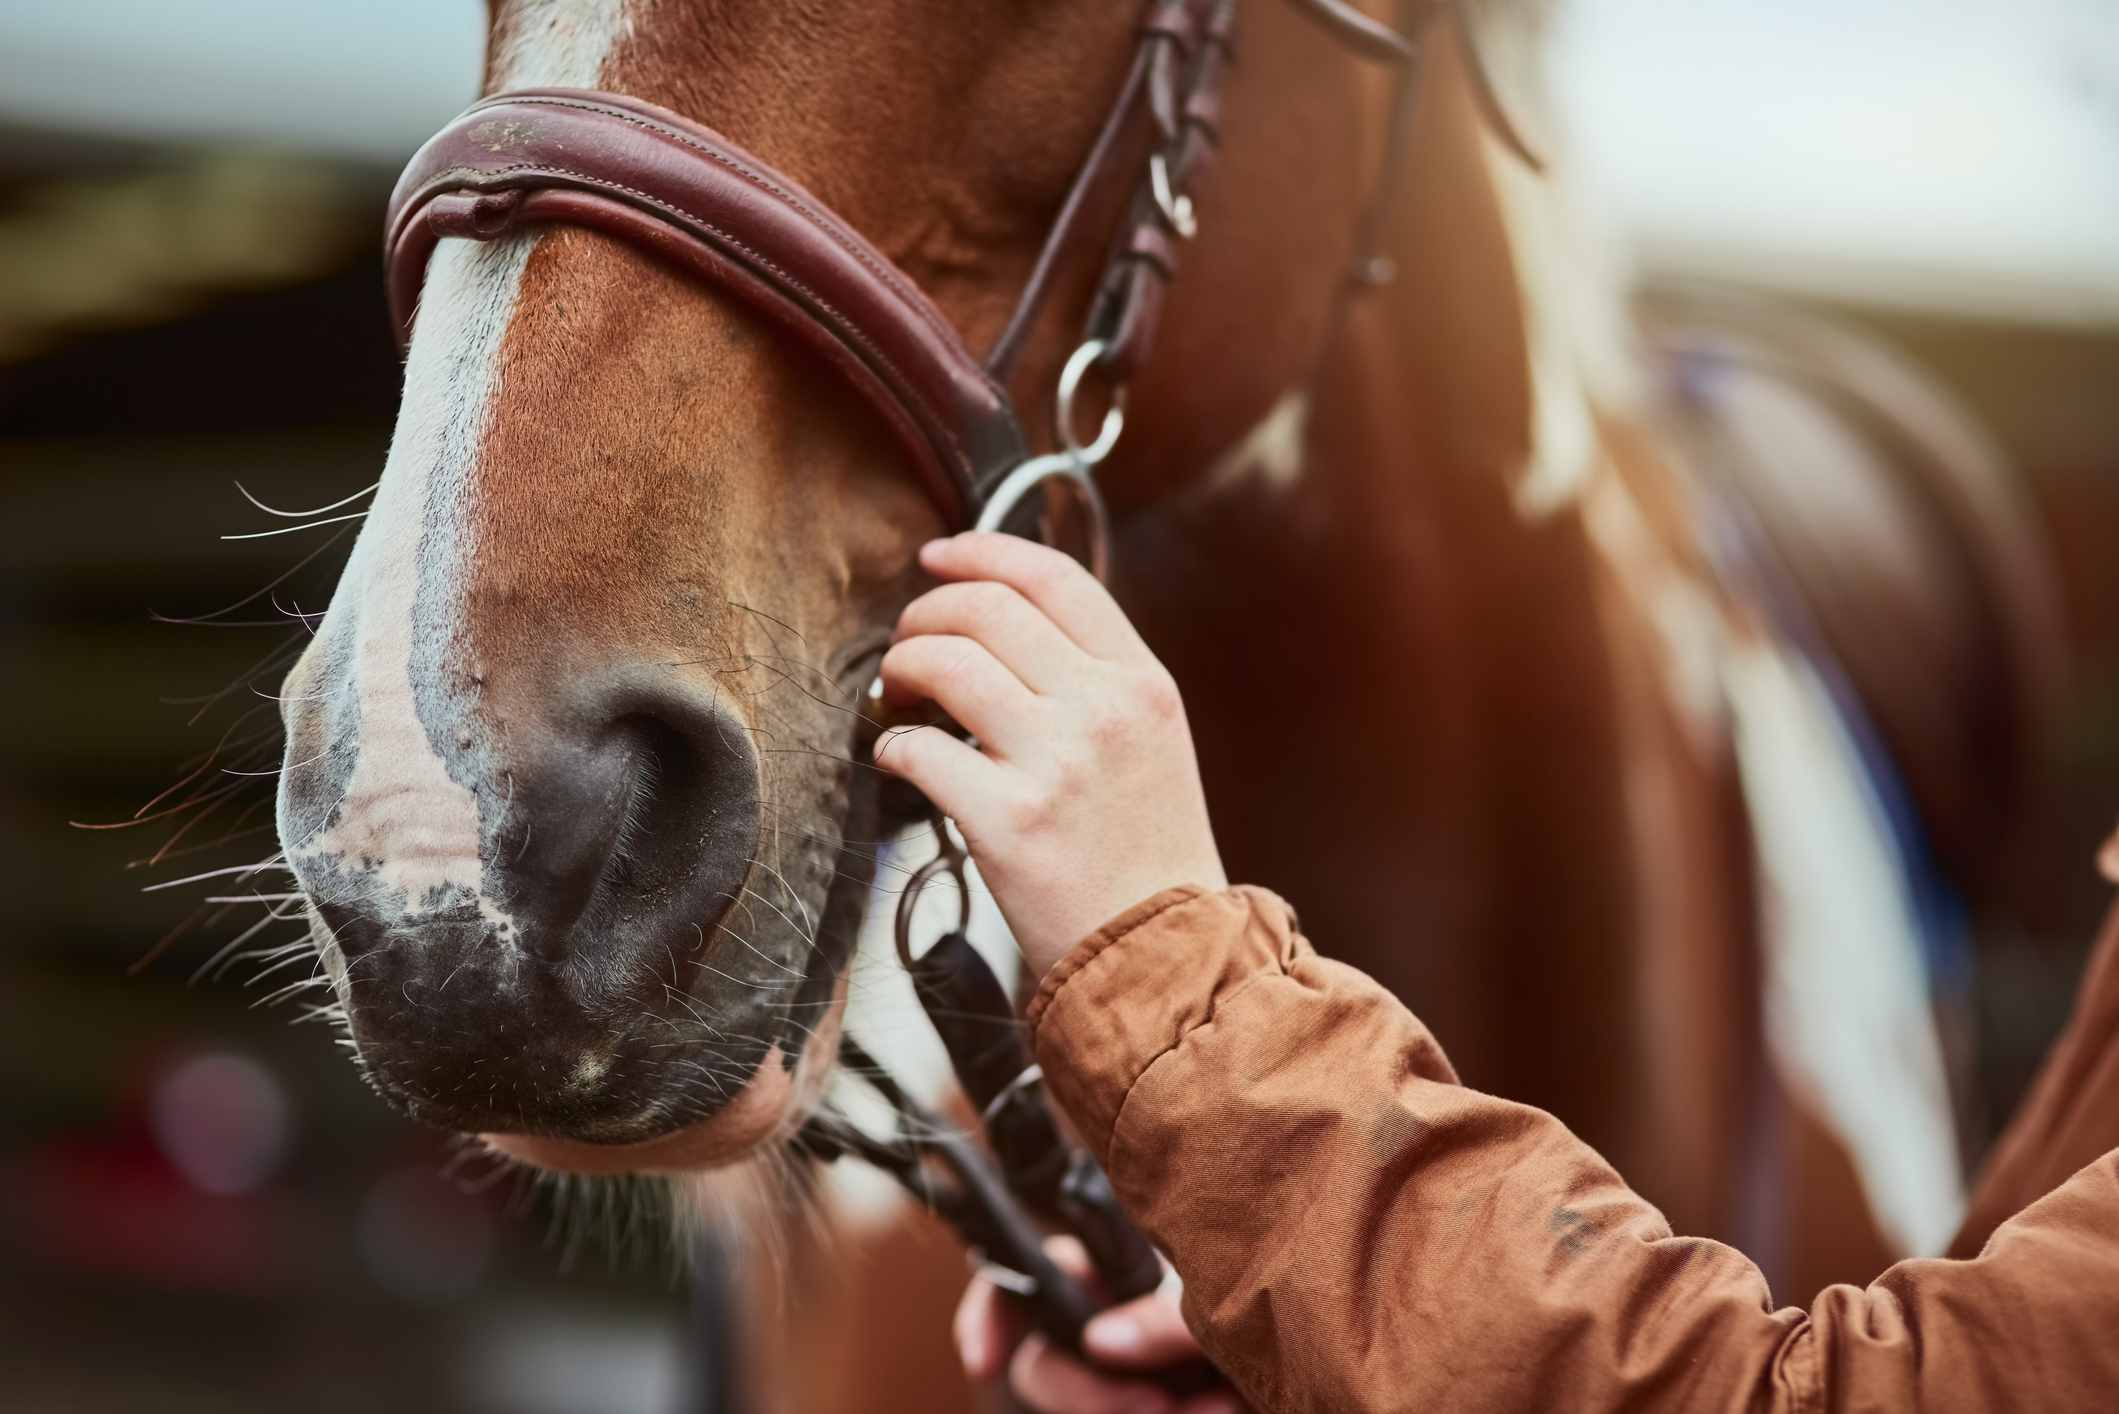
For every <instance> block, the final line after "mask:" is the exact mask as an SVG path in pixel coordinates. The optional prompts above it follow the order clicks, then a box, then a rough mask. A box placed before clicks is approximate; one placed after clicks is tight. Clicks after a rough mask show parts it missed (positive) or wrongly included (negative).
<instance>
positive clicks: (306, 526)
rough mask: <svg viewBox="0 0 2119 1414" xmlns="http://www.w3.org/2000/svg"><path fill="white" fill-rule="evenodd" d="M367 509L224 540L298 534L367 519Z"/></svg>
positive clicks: (280, 526) (243, 532) (240, 534)
mask: <svg viewBox="0 0 2119 1414" xmlns="http://www.w3.org/2000/svg"><path fill="white" fill-rule="evenodd" d="M367 518H368V513H367V512H366V511H351V512H349V513H347V514H346V515H342V516H326V517H325V518H324V519H322V520H312V521H305V522H304V523H302V524H301V525H277V526H274V527H273V528H272V529H270V530H245V531H241V532H239V533H236V534H231V535H223V536H222V537H221V538H222V539H223V540H269V539H271V538H272V537H273V536H275V535H296V534H299V533H300V532H302V531H304V530H321V529H323V528H324V527H325V526H327V525H339V524H341V523H343V522H345V521H349V520H366V519H367Z"/></svg>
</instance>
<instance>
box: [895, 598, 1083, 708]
mask: <svg viewBox="0 0 2119 1414" xmlns="http://www.w3.org/2000/svg"><path fill="white" fill-rule="evenodd" d="M923 633H934V634H960V635H962V636H963V637H965V638H970V639H976V640H977V641H978V642H980V643H982V644H984V645H985V646H986V650H987V651H988V652H990V653H992V654H993V656H994V657H996V658H998V659H999V660H1000V661H1001V665H1002V666H1003V667H1005V668H1007V669H1008V671H1009V672H1011V673H1014V674H1015V675H1016V676H1017V677H1018V678H1020V679H1022V681H1023V683H1024V684H1025V685H1026V686H1028V687H1029V688H1030V690H1031V691H1032V692H1049V691H1051V690H1052V689H1053V688H1054V687H1056V686H1058V685H1059V684H1060V683H1062V682H1064V681H1066V680H1067V679H1068V678H1069V677H1071V676H1073V675H1074V674H1076V673H1078V672H1079V670H1080V669H1081V668H1082V667H1084V666H1086V664H1087V655H1085V654H1084V653H1083V652H1082V649H1081V647H1080V645H1078V644H1076V643H1075V641H1074V640H1073V639H1071V638H1069V637H1067V635H1066V634H1064V633H1062V632H1060V628H1059V625H1058V624H1055V623H1054V622H1052V620H1051V619H1050V618H1048V617H1046V615H1045V614H1044V613H1043V611H1041V610H1040V609H1039V608H1038V607H1037V606H1036V605H1035V604H1032V603H1031V602H1030V601H1029V600H1028V599H1025V598H1024V597H1023V595H1022V592H1021V591H1020V590H1017V589H1015V588H1013V587H1012V586H1010V585H1006V584H1002V583H999V582H998V581H996V580H990V579H976V580H962V581H958V582H957V583H954V584H945V585H943V586H942V587H941V588H939V589H930V590H928V591H927V592H926V593H925V594H922V595H921V596H920V597H919V598H917V599H915V600H913V601H912V603H910V604H908V605H906V607H905V612H904V613H902V614H900V615H899V616H898V629H897V633H896V635H895V636H896V637H897V638H899V639H901V640H902V639H907V638H912V637H914V636H916V635H919V634H923Z"/></svg>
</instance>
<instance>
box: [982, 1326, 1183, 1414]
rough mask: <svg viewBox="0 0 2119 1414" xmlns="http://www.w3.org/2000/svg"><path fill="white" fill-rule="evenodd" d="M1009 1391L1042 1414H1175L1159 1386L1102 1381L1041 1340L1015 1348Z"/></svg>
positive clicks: (1102, 1377)
mask: <svg viewBox="0 0 2119 1414" xmlns="http://www.w3.org/2000/svg"><path fill="white" fill-rule="evenodd" d="M1008 1387H1009V1388H1010V1389H1012V1390H1014V1391H1015V1394H1016V1397H1017V1398H1018V1399H1020V1400H1022V1401H1023V1402H1024V1403H1025V1404H1027V1405H1029V1406H1030V1407H1031V1408H1032V1409H1035V1410H1037V1411H1038V1414H1173V1406H1172V1401H1171V1399H1170V1396H1168V1395H1167V1394H1164V1393H1163V1392H1162V1391H1161V1390H1159V1389H1157V1388H1156V1387H1155V1386H1153V1385H1150V1384H1143V1383H1141V1382H1140V1381H1137V1380H1123V1379H1111V1378H1109V1377H1108V1376H1105V1375H1099V1374H1097V1373H1096V1372H1095V1371H1093V1370H1091V1369H1090V1368H1089V1367H1088V1366H1086V1365H1084V1364H1082V1363H1081V1361H1079V1360H1076V1359H1075V1358H1074V1357H1073V1356H1071V1355H1068V1354H1066V1353H1064V1352H1063V1351H1061V1350H1059V1349H1058V1348H1056V1347H1055V1346H1054V1345H1053V1344H1052V1342H1050V1341H1048V1340H1046V1339H1045V1338H1044V1337H1043V1336H1041V1335H1033V1336H1030V1337H1029V1338H1027V1339H1026V1340H1024V1341H1023V1343H1022V1344H1021V1345H1018V1346H1017V1347H1016V1348H1015V1358H1014V1359H1013V1360H1011V1361H1009V1362H1008Z"/></svg>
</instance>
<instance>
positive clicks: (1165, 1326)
mask: <svg viewBox="0 0 2119 1414" xmlns="http://www.w3.org/2000/svg"><path fill="white" fill-rule="evenodd" d="M1082 1348H1083V1349H1085V1350H1086V1351H1088V1352H1089V1355H1090V1358H1092V1359H1094V1360H1097V1361H1099V1362H1101V1363H1103V1364H1107V1365H1116V1366H1119V1367H1120V1368H1123V1369H1132V1370H1139V1369H1157V1368H1160V1367H1162V1366H1164V1365H1175V1364H1177V1363H1178V1362H1179V1361H1182V1360H1189V1359H1191V1358H1192V1357H1193V1356H1196V1355H1198V1354H1199V1342H1198V1341H1197V1340H1194V1339H1193V1338H1192V1332H1191V1331H1190V1330H1189V1329H1188V1328H1187V1327H1186V1326H1185V1318H1184V1315H1183V1313H1181V1312H1180V1311H1179V1310H1178V1307H1177V1303H1176V1302H1175V1301H1173V1300H1171V1299H1170V1298H1169V1297H1168V1296H1166V1295H1164V1294H1163V1293H1162V1292H1160V1291H1151V1292H1149V1293H1148V1294H1147V1295H1146V1296H1142V1297H1138V1298H1136V1299H1134V1300H1132V1301H1128V1302H1127V1303H1126V1304H1125V1305H1123V1306H1114V1307H1112V1308H1111V1309H1110V1310H1109V1311H1106V1312H1104V1313H1103V1314H1102V1315H1100V1316H1098V1317H1097V1318H1096V1319H1095V1320H1093V1321H1091V1322H1089V1324H1088V1326H1087V1327H1086V1328H1085V1329H1084V1330H1083V1332H1082Z"/></svg>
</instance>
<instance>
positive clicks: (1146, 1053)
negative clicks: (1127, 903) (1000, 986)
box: [1027, 884, 1309, 1162]
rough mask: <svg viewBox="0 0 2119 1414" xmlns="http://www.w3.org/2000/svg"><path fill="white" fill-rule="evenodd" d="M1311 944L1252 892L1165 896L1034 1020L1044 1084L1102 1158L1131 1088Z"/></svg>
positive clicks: (1127, 924) (1107, 937)
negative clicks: (1225, 1005) (1218, 1012)
mask: <svg viewBox="0 0 2119 1414" xmlns="http://www.w3.org/2000/svg"><path fill="white" fill-rule="evenodd" d="M1308 951H1309V946H1308V944H1307V943H1304V942H1303V941H1302V939H1301V938H1300V936H1299V935H1298V934H1297V932H1296V924H1295V915H1294V911H1293V910H1292V909H1290V908H1289V907H1288V906H1287V904H1285V903H1283V902H1282V901H1281V900H1280V899H1279V897H1277V896H1276V895H1274V894H1272V893H1270V892H1268V891H1267V890H1265V889H1260V888H1254V887H1251V886H1248V885H1245V886H1241V887H1238V888H1233V889H1226V890H1222V891H1219V892H1209V891H1207V890H1205V889H1202V888H1199V887H1198V886H1197V885H1189V884H1188V885H1185V886H1184V887H1181V888H1175V889H1165V890H1163V892H1161V893H1159V894H1156V895H1155V896H1154V897H1152V898H1149V899H1146V900H1144V901H1143V902H1141V903H1138V904H1135V905H1134V906H1133V907H1131V908H1129V909H1127V910H1126V911H1125V912H1124V913H1121V914H1119V915H1118V917H1116V918H1114V919H1112V920H1111V921H1110V922H1109V923H1106V924H1105V925H1104V926H1103V927H1102V928H1099V929H1098V930H1097V931H1096V932H1095V933H1093V934H1091V935H1090V936H1089V937H1088V938H1086V939H1084V940H1083V941H1082V942H1081V943H1079V944H1077V945H1076V946H1075V948H1074V950H1073V951H1072V952H1070V953H1068V954H1067V955H1066V956H1065V957H1063V958H1061V959H1060V960H1059V962H1058V963H1057V964H1055V965H1054V966H1053V968H1052V970H1051V971H1050V972H1048V973H1046V974H1045V980H1044V981H1043V983H1042V984H1040V985H1039V987H1038V990H1037V995H1036V996H1035V997H1034V998H1032V1000H1031V1003H1030V1008H1029V1011H1028V1013H1027V1020H1028V1023H1029V1026H1030V1040H1031V1047H1032V1049H1033V1051H1034V1052H1035V1053H1036V1055H1037V1059H1038V1063H1039V1065H1040V1066H1042V1067H1043V1069H1044V1073H1045V1084H1046V1087H1047V1089H1048V1090H1049V1091H1050V1092H1051V1094H1052V1097H1053V1099H1055V1100H1056V1101H1058V1102H1059V1105H1060V1108H1061V1109H1063V1110H1065V1111H1066V1113H1067V1117H1068V1118H1069V1119H1071V1120H1073V1121H1074V1124H1075V1127H1076V1129H1077V1130H1078V1131H1079V1132H1080V1134H1081V1137H1082V1139H1083V1141H1084V1142H1086V1143H1087V1144H1088V1145H1089V1146H1090V1148H1091V1149H1092V1150H1093V1151H1094V1153H1095V1154H1096V1157H1097V1159H1098V1160H1099V1161H1104V1162H1108V1160H1109V1157H1110V1147H1111V1130H1112V1127H1113V1126H1114V1125H1115V1124H1116V1123H1117V1122H1118V1114H1119V1111H1120V1110H1121V1109H1122V1108H1124V1106H1125V1101H1126V1096H1127V1094H1128V1093H1129V1092H1130V1091H1131V1090H1132V1088H1133V1083H1134V1081H1136V1080H1137V1079H1139V1077H1140V1075H1141V1073H1142V1072H1143V1071H1145V1070H1146V1069H1147V1068H1148V1067H1149V1065H1151V1064H1152V1063H1153V1062H1154V1061H1155V1059H1156V1058H1157V1057H1158V1056H1161V1055H1163V1054H1164V1053H1165V1052H1168V1051H1170V1050H1171V1049H1173V1048H1174V1047H1176V1046H1177V1044H1178V1043H1179V1042H1181V1041H1182V1040H1184V1038H1185V1036H1186V1035H1187V1034H1188V1033H1190V1032H1191V1031H1192V1029H1193V1028H1194V1027H1197V1026H1200V1025H1202V1024H1204V1023H1206V1022H1208V1021H1210V1020H1212V1019H1213V1016H1214V1011H1215V1008H1216V1007H1217V1006H1218V1005H1219V1004H1220V1003H1221V1001H1222V1000H1223V999H1224V998H1226V997H1228V996H1229V995H1230V994H1231V993H1233V992H1234V991H1236V989H1238V988H1239V987H1241V986H1243V985H1244V984H1245V983H1247V982H1250V981H1251V980H1253V979H1254V978H1256V977H1259V976H1261V975H1266V974H1282V973H1285V972H1286V971H1287V970H1288V967H1289V965H1290V964H1291V963H1292V962H1293V961H1294V960H1295V958H1296V957H1297V956H1298V955H1302V954H1307V953H1308Z"/></svg>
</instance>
